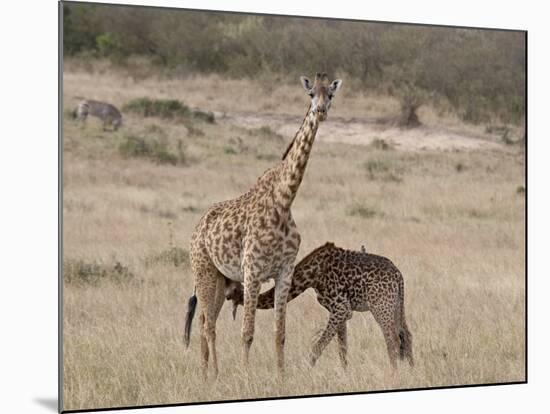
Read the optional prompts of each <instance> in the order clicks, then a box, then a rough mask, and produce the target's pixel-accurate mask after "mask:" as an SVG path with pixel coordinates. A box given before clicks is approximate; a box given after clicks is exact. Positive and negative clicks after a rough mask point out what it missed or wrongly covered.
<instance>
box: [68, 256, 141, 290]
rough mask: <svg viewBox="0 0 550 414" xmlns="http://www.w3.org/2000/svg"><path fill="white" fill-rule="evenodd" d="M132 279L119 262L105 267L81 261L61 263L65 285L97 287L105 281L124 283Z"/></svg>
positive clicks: (128, 271)
mask: <svg viewBox="0 0 550 414" xmlns="http://www.w3.org/2000/svg"><path fill="white" fill-rule="evenodd" d="M132 279H134V274H133V273H132V272H131V271H130V270H129V269H128V267H126V266H123V265H122V264H121V263H120V262H116V263H115V264H114V265H105V264H101V263H96V262H85V261H83V260H65V261H63V281H64V283H66V284H74V285H93V286H97V285H98V284H100V283H101V282H102V281H105V280H108V281H111V282H115V283H125V282H128V281H130V280H132Z"/></svg>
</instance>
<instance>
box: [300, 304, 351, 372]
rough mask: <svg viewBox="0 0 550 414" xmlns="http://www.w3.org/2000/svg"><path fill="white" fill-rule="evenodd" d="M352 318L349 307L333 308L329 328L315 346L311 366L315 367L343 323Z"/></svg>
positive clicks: (312, 351)
mask: <svg viewBox="0 0 550 414" xmlns="http://www.w3.org/2000/svg"><path fill="white" fill-rule="evenodd" d="M350 317H351V310H350V309H349V306H347V305H340V306H333V307H332V308H331V314H330V317H329V319H328V323H327V327H326V328H325V330H324V331H323V333H322V334H321V336H320V337H319V339H318V340H317V341H316V342H315V343H314V344H313V348H312V350H311V355H310V360H309V361H310V364H311V365H312V366H314V365H315V363H316V362H317V359H319V357H320V356H321V354H322V353H323V350H324V349H325V348H326V346H327V345H328V344H329V343H330V341H331V340H332V338H333V337H334V335H335V334H336V331H337V330H338V328H339V327H340V325H342V323H343V322H345V321H347V320H348V319H349V318H350Z"/></svg>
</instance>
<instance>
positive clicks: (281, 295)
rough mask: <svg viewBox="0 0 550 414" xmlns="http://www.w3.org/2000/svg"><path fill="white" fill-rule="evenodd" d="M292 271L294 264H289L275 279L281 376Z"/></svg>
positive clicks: (281, 372)
mask: <svg viewBox="0 0 550 414" xmlns="http://www.w3.org/2000/svg"><path fill="white" fill-rule="evenodd" d="M292 271H293V265H290V266H287V267H286V268H285V269H284V270H283V273H282V274H281V277H280V278H279V279H278V280H276V281H275V348H276V352H277V368H278V372H279V378H282V377H283V376H284V369H285V354H284V346H285V322H286V303H287V298H288V292H289V291H290V285H291V284H292Z"/></svg>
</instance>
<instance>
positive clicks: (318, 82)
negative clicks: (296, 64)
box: [300, 73, 342, 121]
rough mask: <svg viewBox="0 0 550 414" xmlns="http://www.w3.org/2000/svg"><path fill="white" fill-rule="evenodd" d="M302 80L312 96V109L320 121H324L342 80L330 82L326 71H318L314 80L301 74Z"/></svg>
mask: <svg viewBox="0 0 550 414" xmlns="http://www.w3.org/2000/svg"><path fill="white" fill-rule="evenodd" d="M300 81H301V82H302V86H303V87H304V89H305V90H306V92H307V94H308V95H309V97H310V98H311V107H310V111H311V112H313V113H314V114H316V115H317V116H318V118H319V121H324V120H325V119H327V114H328V110H329V109H330V105H331V103H332V98H334V96H335V95H336V92H338V89H340V86H342V81H341V80H340V79H336V80H333V81H332V82H330V81H329V80H328V76H327V74H326V73H317V74H316V75H315V80H314V81H313V82H311V81H310V80H309V78H307V77H306V76H300Z"/></svg>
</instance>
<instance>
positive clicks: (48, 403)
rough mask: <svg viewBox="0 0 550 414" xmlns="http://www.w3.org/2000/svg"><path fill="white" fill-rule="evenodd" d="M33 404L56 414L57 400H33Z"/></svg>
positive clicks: (57, 409)
mask: <svg viewBox="0 0 550 414" xmlns="http://www.w3.org/2000/svg"><path fill="white" fill-rule="evenodd" d="M34 402H35V403H37V404H38V405H41V406H42V407H45V408H47V409H49V410H50V411H53V412H56V413H57V412H58V411H59V408H58V404H57V398H35V399H34Z"/></svg>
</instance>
